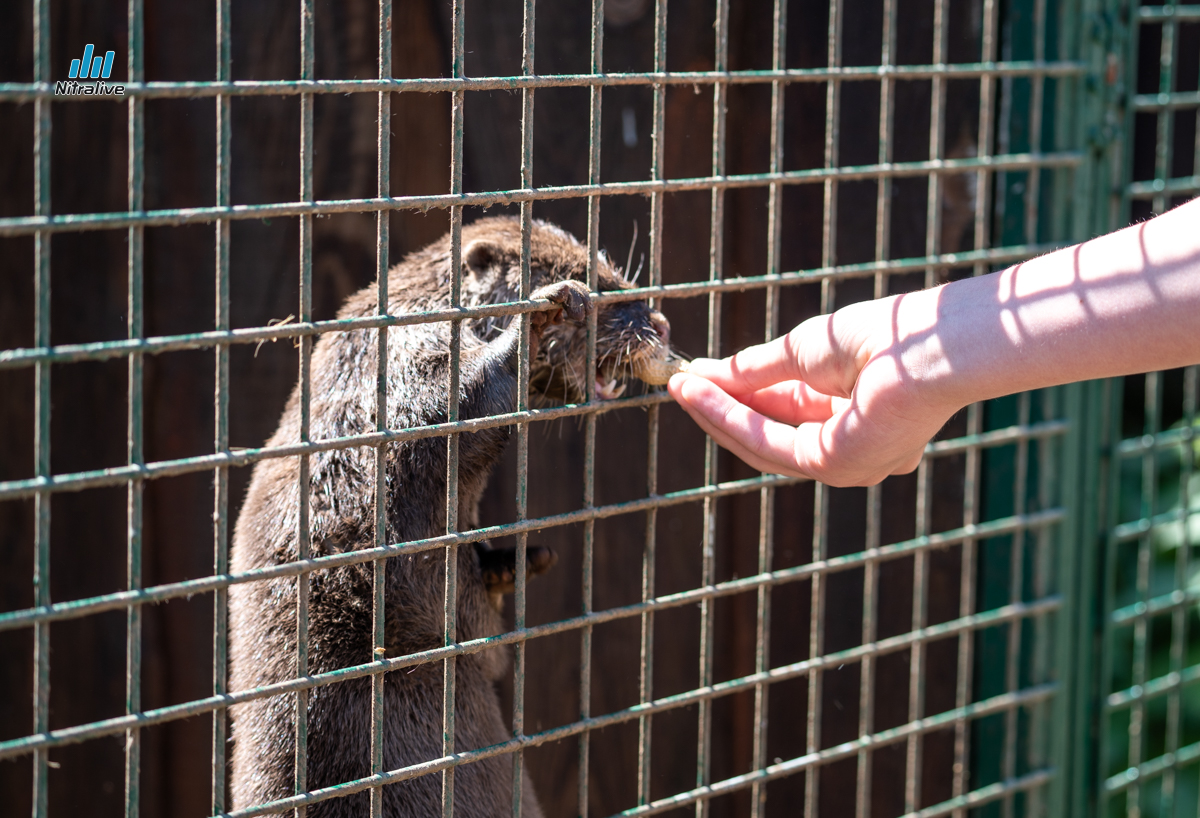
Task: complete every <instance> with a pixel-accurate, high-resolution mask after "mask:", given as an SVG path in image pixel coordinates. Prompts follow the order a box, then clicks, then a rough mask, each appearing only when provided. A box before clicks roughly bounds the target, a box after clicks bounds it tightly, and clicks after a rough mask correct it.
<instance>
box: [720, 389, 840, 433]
mask: <svg viewBox="0 0 1200 818" xmlns="http://www.w3.org/2000/svg"><path fill="white" fill-rule="evenodd" d="M737 400H739V401H741V402H742V403H744V404H745V405H746V406H749V407H750V408H751V409H753V410H754V411H756V412H758V413H760V414H763V415H766V416H767V417H769V418H772V419H774V420H777V421H779V422H780V423H786V424H788V425H790V426H799V425H800V424H801V423H808V422H810V421H816V422H824V421H826V420H828V419H829V418H830V417H831V416H832V415H833V413H834V411H835V408H836V406H837V404H838V402H844V400H845V399H844V398H833V397H830V396H829V395H825V394H823V393H821V392H818V391H817V390H815V389H813V388H812V387H811V386H809V385H808V384H806V383H803V382H801V381H785V382H783V383H777V384H775V385H774V386H768V387H766V388H765V389H760V390H758V391H757V392H751V393H750V394H748V395H739V396H737Z"/></svg>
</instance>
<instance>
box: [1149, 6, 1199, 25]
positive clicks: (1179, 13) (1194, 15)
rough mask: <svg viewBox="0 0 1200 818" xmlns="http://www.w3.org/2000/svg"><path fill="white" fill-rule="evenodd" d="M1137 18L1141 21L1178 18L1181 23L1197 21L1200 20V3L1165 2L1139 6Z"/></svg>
mask: <svg viewBox="0 0 1200 818" xmlns="http://www.w3.org/2000/svg"><path fill="white" fill-rule="evenodd" d="M1137 20H1138V21H1139V22H1161V21H1163V20H1176V21H1178V22H1180V23H1195V22H1197V21H1200V5H1192V6H1186V5H1176V4H1174V3H1164V4H1163V5H1161V6H1139V7H1138V9H1137Z"/></svg>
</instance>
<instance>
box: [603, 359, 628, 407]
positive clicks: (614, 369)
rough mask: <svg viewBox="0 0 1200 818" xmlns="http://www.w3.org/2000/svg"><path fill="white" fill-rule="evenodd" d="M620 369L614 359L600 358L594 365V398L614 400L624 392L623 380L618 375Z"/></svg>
mask: <svg viewBox="0 0 1200 818" xmlns="http://www.w3.org/2000/svg"><path fill="white" fill-rule="evenodd" d="M619 369H621V367H620V366H619V364H618V363H617V362H616V361H613V360H611V359H608V360H602V361H601V362H600V365H599V366H598V367H596V399H597V400H615V399H617V398H619V397H621V396H622V395H624V394H625V380H624V378H621V377H619V375H618V374H617V373H618V370H619Z"/></svg>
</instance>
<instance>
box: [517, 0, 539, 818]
mask: <svg viewBox="0 0 1200 818" xmlns="http://www.w3.org/2000/svg"><path fill="white" fill-rule="evenodd" d="M523 17H524V19H523V21H522V22H523V25H522V30H521V46H522V52H523V53H522V55H521V74H522V76H526V77H530V76H533V74H534V46H535V37H534V34H535V32H536V23H535V19H536V8H535V0H524V15H523ZM533 95H534V89H532V88H524V89H522V91H521V187H523V188H532V187H533V122H534V120H533V103H534V98H533ZM520 218H521V288H520V297H521V299H522V300H527V299H528V298H529V294H530V291H531V289H532V270H531V269H530V266H531V264H532V258H531V254H532V248H531V242H532V233H533V202H521V215H520ZM516 320H518V321H520V322H521V338H520V343H519V356H518V362H517V411H518V412H524V411H525V410H527V409H528V408H529V364H530V360H529V344H530V335H529V333H530V322H529V313H521V315H520V316H518V317H517V319H516ZM516 437H517V441H516V443H517V492H516V498H515V500H516V503H515V504H516V512H517V520H518V521H519V522H520V521H524V520H525V519H527V517H528V516H529V425H528V424H525V423H518V424H517V435H516ZM528 537H529V535H528V534H526V533H525V532H522V533H520V534H517V536H516V564H515V566H514V574H515V575H516V576H515V585H516V590H515V592H514V593H513V620H514V625H513V627H514V629H515V630H522V629H524V627H525V602H526V599H525V591H526V587H525V583H526V580H527V577H526V565H525V559H526V554H527V553H528V552H527V549H528V543H529V540H528ZM512 673H513V709H512V737H513V738H514V739H517V740H519V739H520V738H521V737H522V736H523V735H524V734H525V643H524V642H523V641H520V642H517V643H516V644H515V645H513V670H512ZM524 761H525V758H524V754H523V753H522V752H521V750H520V749H518V750H517V751H516V752H514V753H513V755H512V815H513V818H521V796H522V794H523V788H524V782H523V776H524Z"/></svg>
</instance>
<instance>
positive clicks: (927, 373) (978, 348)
mask: <svg viewBox="0 0 1200 818" xmlns="http://www.w3.org/2000/svg"><path fill="white" fill-rule="evenodd" d="M1197 236H1200V200H1196V201H1193V202H1190V203H1188V204H1186V205H1183V206H1181V207H1179V208H1176V209H1175V210H1173V211H1171V212H1169V213H1167V214H1164V215H1163V216H1161V217H1159V218H1157V219H1154V220H1152V221H1149V222H1144V223H1141V224H1138V225H1134V226H1132V227H1129V228H1126V229H1125V230H1121V231H1119V232H1117V233H1112V234H1109V235H1106V236H1102V237H1100V238H1097V239H1094V240H1092V241H1089V242H1086V243H1084V244H1082V245H1077V246H1075V247H1069V248H1065V249H1063V250H1060V251H1058V252H1055V253H1051V254H1049V255H1046V256H1041V257H1039V258H1036V259H1032V260H1030V261H1028V262H1024V263H1022V264H1019V265H1016V266H1014V267H1012V268H1009V269H1008V270H1005V271H1003V272H1000V273H997V274H995V275H990V276H983V277H980V278H976V279H968V280H963V281H959V282H954V283H951V284H947V285H944V286H943V287H939V288H936V289H933V290H928V291H925V292H922V293H914V294H912V295H910V296H904V297H903V300H902V302H901V303H900V304H899V309H898V312H897V318H898V321H897V324H898V326H899V329H898V331H899V333H900V337H899V338H898V339H897V340H899V341H900V342H901V343H902V344H903V345H905V346H909V347H911V349H912V351H911V352H909V353H907V354H906V356H905V357H906V361H908V362H910V363H912V364H913V365H914V366H915V367H916V368H917V369H918V370H919V374H920V375H921V377H922V378H923V379H924V381H925V383H926V388H927V389H928V390H929V391H930V392H931V394H934V395H936V396H937V397H936V398H935V400H936V401H937V402H939V403H941V402H946V403H948V404H957V405H965V404H967V403H971V402H973V401H976V400H982V399H985V398H990V397H995V396H997V395H1003V394H1009V393H1012V392H1019V391H1023V390H1026V389H1035V388H1039V387H1044V386H1051V385H1055V384H1060V383H1066V382H1068V381H1076V380H1086V379H1090V378H1099V377H1109V376H1115V375H1124V374H1130V373H1133V372H1144V371H1147V370H1151V369H1169V368H1173V367H1178V366H1184V365H1187V364H1194V363H1197V362H1200V241H1198V240H1197ZM906 339H909V343H907V344H906V343H905V340H906Z"/></svg>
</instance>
